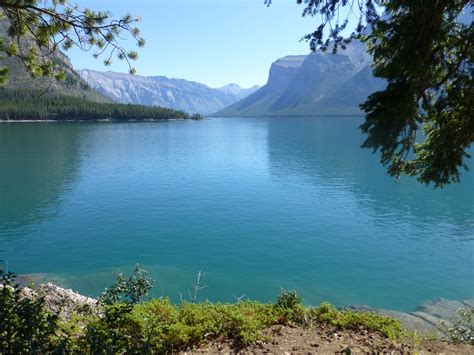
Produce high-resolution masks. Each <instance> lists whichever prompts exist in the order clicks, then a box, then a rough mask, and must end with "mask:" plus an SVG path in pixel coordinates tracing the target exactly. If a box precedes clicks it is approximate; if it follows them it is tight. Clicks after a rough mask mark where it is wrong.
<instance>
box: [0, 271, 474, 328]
mask: <svg viewBox="0 0 474 355" xmlns="http://www.w3.org/2000/svg"><path fill="white" fill-rule="evenodd" d="M35 278H36V279H37V281H39V284H38V286H37V289H39V290H43V291H45V290H46V294H47V297H48V298H51V299H53V300H54V299H57V298H61V297H63V298H66V299H68V300H67V302H64V301H63V302H59V303H64V304H71V303H74V302H79V305H83V303H88V304H89V305H90V304H91V303H97V301H98V299H97V298H95V297H90V296H85V295H82V294H81V293H80V292H78V291H76V290H73V289H71V288H66V287H62V286H60V285H59V284H58V282H57V281H54V280H48V279H47V278H46V277H45V275H39V277H34V276H33V277H32V275H18V276H17V277H16V279H15V281H17V282H18V284H20V285H21V287H22V288H23V289H26V290H29V291H28V292H30V293H31V292H32V289H31V288H30V286H29V284H31V283H33V284H34V279H35ZM0 286H1V285H0ZM155 298H156V297H151V298H150V299H155ZM158 298H159V297H158ZM165 298H166V297H165ZM54 303H58V302H57V301H54V302H53V304H54ZM212 303H214V302H212ZM216 303H219V302H216ZM224 303H225V302H224ZM473 307H474V298H470V299H466V300H448V299H444V298H438V299H434V300H427V301H425V302H423V303H421V304H419V305H417V306H416V309H415V310H414V311H406V312H405V311H396V310H391V309H385V308H375V307H371V306H369V305H356V304H350V305H346V306H341V307H338V309H340V310H352V311H356V312H371V313H375V314H377V315H380V316H383V317H389V318H393V319H397V320H399V321H400V322H401V323H402V324H403V325H404V326H405V328H406V329H407V330H409V331H415V332H418V333H420V334H424V335H433V334H436V335H438V336H443V335H444V333H443V332H442V331H441V329H440V327H439V326H440V325H441V323H442V322H447V323H450V322H451V321H452V320H453V319H454V318H455V317H456V314H457V311H458V309H461V308H473ZM69 311H70V310H67V309H66V312H69Z"/></svg>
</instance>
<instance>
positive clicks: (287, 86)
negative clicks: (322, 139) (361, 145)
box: [215, 41, 385, 116]
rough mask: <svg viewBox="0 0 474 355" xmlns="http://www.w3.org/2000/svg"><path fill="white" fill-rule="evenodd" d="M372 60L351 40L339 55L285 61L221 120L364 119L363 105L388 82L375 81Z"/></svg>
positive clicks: (316, 54)
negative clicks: (230, 118)
mask: <svg viewBox="0 0 474 355" xmlns="http://www.w3.org/2000/svg"><path fill="white" fill-rule="evenodd" d="M370 63H371V57H370V55H368V54H367V53H366V51H365V47H364V45H363V44H362V43H360V42H358V41H353V42H352V43H350V44H349V45H348V46H347V49H345V50H339V51H338V52H337V54H332V53H331V52H321V51H318V52H314V53H311V54H309V55H307V56H302V55H296V56H286V57H283V58H280V59H278V60H276V61H275V62H274V63H273V64H272V65H271V67H270V72H269V76H268V82H267V84H266V85H264V86H263V87H262V88H260V89H259V90H257V91H256V92H254V93H253V94H251V95H249V96H248V97H246V98H244V99H242V100H240V101H238V102H236V103H235V104H233V105H230V106H229V107H227V108H225V109H223V110H221V111H219V112H217V113H216V114H215V115H220V116H317V115H354V114H361V111H360V109H359V104H360V103H362V102H363V101H364V100H365V99H366V98H367V96H368V95H369V94H370V93H371V92H373V91H376V90H378V89H380V88H382V87H383V86H384V85H385V83H384V82H383V81H382V80H380V79H376V78H374V77H372V73H371V69H370V66H369V65H370Z"/></svg>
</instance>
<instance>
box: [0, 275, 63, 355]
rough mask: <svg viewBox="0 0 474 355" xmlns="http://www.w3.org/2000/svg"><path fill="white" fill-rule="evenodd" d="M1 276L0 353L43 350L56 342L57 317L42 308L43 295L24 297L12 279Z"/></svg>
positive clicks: (47, 350)
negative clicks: (33, 297) (32, 298)
mask: <svg viewBox="0 0 474 355" xmlns="http://www.w3.org/2000/svg"><path fill="white" fill-rule="evenodd" d="M13 279H14V275H13V274H12V273H8V274H6V275H3V277H2V288H1V290H0V353H2V354H23V353H30V352H32V353H45V352H49V351H52V350H54V349H55V348H56V347H57V346H58V345H59V339H58V337H57V331H58V329H59V327H58V322H57V320H58V318H57V316H56V315H52V314H50V313H49V312H47V311H46V308H45V306H44V298H41V297H38V298H36V299H34V300H31V299H28V298H25V297H24V296H23V295H22V292H21V289H20V287H19V286H18V285H17V284H14V282H13Z"/></svg>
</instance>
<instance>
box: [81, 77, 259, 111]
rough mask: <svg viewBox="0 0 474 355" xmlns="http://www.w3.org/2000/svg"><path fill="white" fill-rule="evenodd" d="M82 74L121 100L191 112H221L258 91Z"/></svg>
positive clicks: (158, 78) (94, 84) (233, 87)
mask: <svg viewBox="0 0 474 355" xmlns="http://www.w3.org/2000/svg"><path fill="white" fill-rule="evenodd" d="M78 73H79V75H80V76H81V77H82V78H83V79H84V80H85V81H86V82H87V83H88V84H89V85H90V86H91V87H92V88H94V89H95V90H96V91H97V92H99V93H101V94H102V95H104V96H106V97H109V98H110V99H112V100H114V101H117V102H121V103H135V104H141V105H147V106H163V107H168V108H172V109H176V110H184V111H187V112H190V113H201V114H209V113H212V112H215V111H218V110H220V109H222V108H224V107H226V106H229V105H231V104H233V103H234V102H236V101H238V100H240V99H242V98H244V97H246V96H247V95H249V94H251V93H253V92H254V91H256V90H258V89H259V87H258V86H254V87H252V88H249V89H243V88H241V87H240V86H238V85H237V84H229V85H226V86H223V87H220V88H210V87H209V86H207V85H204V84H201V83H198V82H194V81H188V80H184V79H170V78H167V77H165V76H140V75H130V74H124V73H116V72H111V71H108V72H99V71H94V70H89V69H85V70H79V71H78Z"/></svg>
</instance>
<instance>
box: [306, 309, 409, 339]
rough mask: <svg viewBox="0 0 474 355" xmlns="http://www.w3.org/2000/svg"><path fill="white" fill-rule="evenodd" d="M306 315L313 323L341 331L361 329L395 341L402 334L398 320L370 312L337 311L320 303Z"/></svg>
mask: <svg viewBox="0 0 474 355" xmlns="http://www.w3.org/2000/svg"><path fill="white" fill-rule="evenodd" d="M307 314H308V317H309V319H311V320H312V321H313V322H314V321H315V322H320V323H325V324H330V325H333V326H335V327H338V328H341V329H360V328H363V329H367V330H370V331H376V332H379V333H381V334H383V335H385V336H386V337H388V338H390V339H397V338H399V337H401V336H403V334H404V332H403V327H402V325H401V323H400V321H398V320H395V319H392V318H388V317H383V316H380V315H378V314H375V313H372V312H358V311H351V310H338V309H337V308H336V307H334V306H333V305H331V304H329V303H322V304H321V305H320V306H319V307H316V308H309V309H308V310H307Z"/></svg>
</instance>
